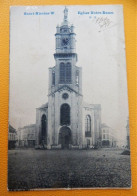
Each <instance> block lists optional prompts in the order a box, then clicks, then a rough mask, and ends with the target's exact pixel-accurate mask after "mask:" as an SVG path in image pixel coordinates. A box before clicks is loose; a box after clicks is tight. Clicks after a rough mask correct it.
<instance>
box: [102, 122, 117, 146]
mask: <svg viewBox="0 0 137 196" xmlns="http://www.w3.org/2000/svg"><path fill="white" fill-rule="evenodd" d="M101 146H102V147H116V146H117V141H116V137H115V136H114V130H113V129H112V128H111V127H109V126H107V125H106V124H102V125H101Z"/></svg>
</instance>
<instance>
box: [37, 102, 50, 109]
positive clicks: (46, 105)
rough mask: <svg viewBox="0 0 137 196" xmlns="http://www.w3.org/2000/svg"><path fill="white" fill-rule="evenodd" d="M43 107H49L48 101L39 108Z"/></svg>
mask: <svg viewBox="0 0 137 196" xmlns="http://www.w3.org/2000/svg"><path fill="white" fill-rule="evenodd" d="M42 108H48V102H47V103H45V104H42V105H41V106H40V107H39V109H42Z"/></svg>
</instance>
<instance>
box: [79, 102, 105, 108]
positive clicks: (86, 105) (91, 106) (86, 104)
mask: <svg viewBox="0 0 137 196" xmlns="http://www.w3.org/2000/svg"><path fill="white" fill-rule="evenodd" d="M83 107H89V108H94V109H101V104H90V103H87V102H83Z"/></svg>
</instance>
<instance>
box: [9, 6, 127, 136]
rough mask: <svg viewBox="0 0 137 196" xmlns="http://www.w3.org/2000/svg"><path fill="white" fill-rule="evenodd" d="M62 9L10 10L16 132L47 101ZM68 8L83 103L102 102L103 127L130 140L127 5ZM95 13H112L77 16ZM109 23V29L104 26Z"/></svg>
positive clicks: (12, 119) (12, 120)
mask: <svg viewBox="0 0 137 196" xmlns="http://www.w3.org/2000/svg"><path fill="white" fill-rule="evenodd" d="M63 10H64V6H43V7H42V6H38V7H36V6H35V7H31V6H29V7H12V8H11V12H10V119H9V122H10V123H11V125H12V126H13V127H15V128H18V127H21V126H24V125H28V124H32V123H35V121H36V108H37V107H39V106H41V105H42V104H44V103H46V102H47V101H48V97H47V94H48V68H49V67H52V66H54V65H55V60H54V57H53V54H54V53H55V36H54V35H55V32H56V26H57V25H58V24H59V25H60V24H61V22H62V21H63ZM68 10H69V12H68V18H69V22H70V24H73V25H74V26H75V32H76V34H77V35H76V40H77V42H76V52H77V54H78V62H77V66H81V67H82V86H83V96H84V101H86V102H88V103H91V104H101V107H102V123H106V124H107V125H108V126H110V127H112V128H113V129H115V131H116V133H118V135H119V138H121V139H122V138H123V139H125V138H126V129H125V127H126V120H127V117H128V98H127V81H126V75H127V74H126V62H125V39H124V27H123V10H122V6H106V5H105V6H68ZM91 11H94V12H96V11H97V12H101V13H102V11H106V12H113V14H83V15H80V14H78V12H91ZM24 12H27V13H33V12H34V15H24ZM35 12H40V13H43V12H46V13H47V12H48V13H50V12H54V14H49V15H46V14H44V15H35ZM95 17H96V18H95ZM100 18H103V22H102V23H101V24H100V23H99V22H100ZM104 18H105V19H104ZM104 22H107V26H103V27H102V28H101V27H100V25H102V24H104Z"/></svg>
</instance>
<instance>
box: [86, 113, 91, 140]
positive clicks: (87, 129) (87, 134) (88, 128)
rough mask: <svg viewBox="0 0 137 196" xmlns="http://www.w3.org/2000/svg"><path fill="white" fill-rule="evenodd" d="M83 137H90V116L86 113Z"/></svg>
mask: <svg viewBox="0 0 137 196" xmlns="http://www.w3.org/2000/svg"><path fill="white" fill-rule="evenodd" d="M85 137H91V117H90V115H87V116H86V118H85Z"/></svg>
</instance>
